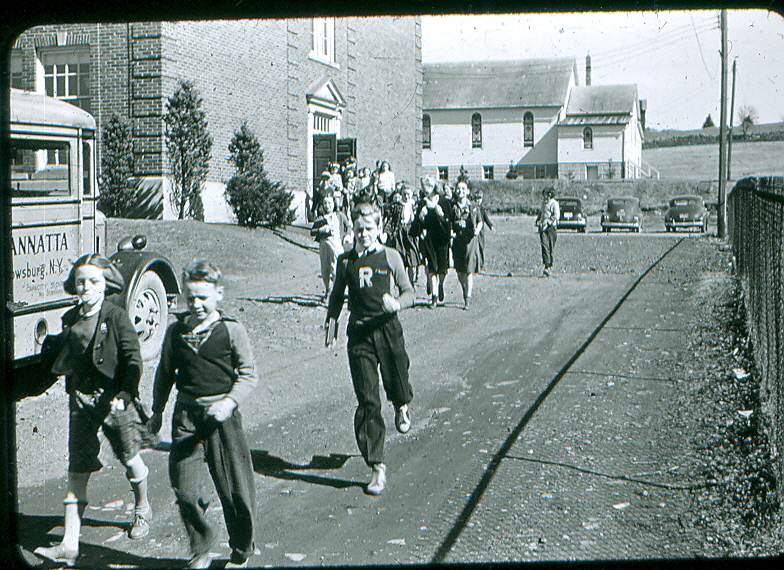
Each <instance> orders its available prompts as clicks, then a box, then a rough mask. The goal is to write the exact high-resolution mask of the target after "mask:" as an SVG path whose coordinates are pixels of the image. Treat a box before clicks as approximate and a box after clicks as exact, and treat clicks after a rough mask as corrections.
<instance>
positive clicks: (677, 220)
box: [664, 196, 710, 232]
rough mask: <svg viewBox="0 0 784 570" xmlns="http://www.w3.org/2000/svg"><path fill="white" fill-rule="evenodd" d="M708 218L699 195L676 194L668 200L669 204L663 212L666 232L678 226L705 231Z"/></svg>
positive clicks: (672, 230) (674, 229) (678, 227)
mask: <svg viewBox="0 0 784 570" xmlns="http://www.w3.org/2000/svg"><path fill="white" fill-rule="evenodd" d="M709 218H710V214H708V210H707V209H706V208H705V201H704V200H703V199H702V197H701V196H676V197H675V198H672V199H671V200H670V206H669V208H667V211H666V212H665V213H664V227H665V228H667V231H668V232H674V231H676V230H678V229H680V228H683V229H698V230H699V231H700V232H707V231H708V219H709Z"/></svg>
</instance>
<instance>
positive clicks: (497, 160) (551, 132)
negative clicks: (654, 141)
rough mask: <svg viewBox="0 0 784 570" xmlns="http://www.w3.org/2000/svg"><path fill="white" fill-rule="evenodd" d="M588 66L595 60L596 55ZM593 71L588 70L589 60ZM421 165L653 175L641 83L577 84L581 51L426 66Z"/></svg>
mask: <svg viewBox="0 0 784 570" xmlns="http://www.w3.org/2000/svg"><path fill="white" fill-rule="evenodd" d="M588 65H590V63H588ZM586 76H587V77H590V69H587V73H586ZM424 79H425V81H424V97H423V105H422V107H423V116H422V147H423V148H422V168H423V171H424V172H425V173H426V174H430V175H432V176H434V177H438V178H439V179H441V180H454V179H455V178H456V177H457V175H458V174H459V172H460V170H461V168H462V169H465V170H466V171H467V172H468V175H469V177H470V178H472V179H474V180H492V179H498V178H504V177H505V176H507V175H510V176H511V177H516V178H524V179H547V178H549V179H555V178H571V179H577V180H601V179H613V178H615V179H632V178H638V177H640V176H643V175H645V174H646V173H645V169H644V167H643V164H644V163H643V161H642V140H643V131H644V121H645V101H640V100H639V99H638V93H637V86H636V85H602V86H590V85H589V86H579V85H578V83H577V81H578V75H577V60H576V59H570V58H558V59H527V60H515V61H482V62H450V63H432V64H425V65H424Z"/></svg>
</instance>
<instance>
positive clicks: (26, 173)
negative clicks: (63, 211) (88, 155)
mask: <svg viewBox="0 0 784 570" xmlns="http://www.w3.org/2000/svg"><path fill="white" fill-rule="evenodd" d="M70 157H71V147H70V145H69V144H68V142H60V141H43V140H35V139H32V140H31V139H28V140H16V139H15V140H12V141H11V186H12V192H11V196H13V197H15V198H21V197H37V196H71V194H72V189H71V167H70Z"/></svg>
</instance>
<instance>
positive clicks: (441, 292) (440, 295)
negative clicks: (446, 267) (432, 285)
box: [438, 282, 444, 303]
mask: <svg viewBox="0 0 784 570" xmlns="http://www.w3.org/2000/svg"><path fill="white" fill-rule="evenodd" d="M438 300H439V301H440V302H442V303H443V302H444V284H443V283H440V282H439V283H438Z"/></svg>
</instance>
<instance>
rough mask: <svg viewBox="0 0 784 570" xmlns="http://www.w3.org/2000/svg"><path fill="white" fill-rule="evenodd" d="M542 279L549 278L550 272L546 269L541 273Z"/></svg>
mask: <svg viewBox="0 0 784 570" xmlns="http://www.w3.org/2000/svg"><path fill="white" fill-rule="evenodd" d="M542 277H550V270H549V269H547V268H546V267H545V268H544V271H543V272H542Z"/></svg>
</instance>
